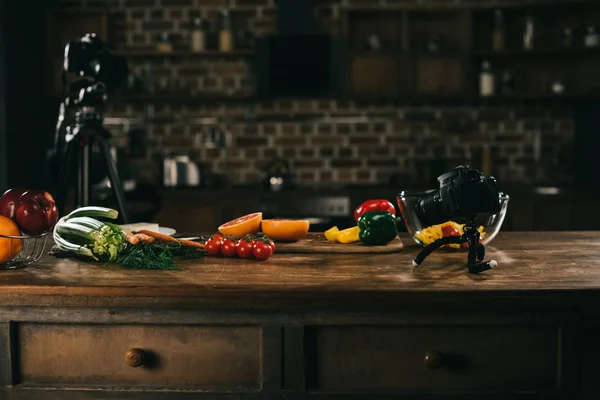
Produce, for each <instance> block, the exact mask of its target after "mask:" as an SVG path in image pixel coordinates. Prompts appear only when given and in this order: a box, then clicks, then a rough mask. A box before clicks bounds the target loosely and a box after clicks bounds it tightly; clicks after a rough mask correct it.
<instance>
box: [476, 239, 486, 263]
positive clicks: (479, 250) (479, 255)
mask: <svg viewBox="0 0 600 400" xmlns="http://www.w3.org/2000/svg"><path fill="white" fill-rule="evenodd" d="M484 258H485V247H484V246H483V245H482V244H481V243H479V244H478V245H477V259H478V260H479V261H481V260H483V259H484Z"/></svg>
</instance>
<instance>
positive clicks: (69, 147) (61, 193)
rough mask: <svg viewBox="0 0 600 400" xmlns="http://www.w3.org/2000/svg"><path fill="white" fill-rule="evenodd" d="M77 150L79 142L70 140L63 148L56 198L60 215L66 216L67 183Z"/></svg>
mask: <svg viewBox="0 0 600 400" xmlns="http://www.w3.org/2000/svg"><path fill="white" fill-rule="evenodd" d="M78 149H79V142H78V141H77V140H72V141H70V142H69V143H67V144H66V146H65V152H64V154H63V159H62V162H61V166H60V168H59V174H60V176H59V177H58V190H57V196H56V206H57V208H58V211H59V212H60V213H61V214H66V211H65V208H66V206H67V197H68V195H69V183H70V179H71V176H72V175H71V170H72V168H73V159H74V158H75V157H79V155H78V154H77V150H78Z"/></svg>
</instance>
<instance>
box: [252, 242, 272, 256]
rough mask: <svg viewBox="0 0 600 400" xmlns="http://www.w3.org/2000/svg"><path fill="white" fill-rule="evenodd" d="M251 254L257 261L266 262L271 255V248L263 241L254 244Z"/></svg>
mask: <svg viewBox="0 0 600 400" xmlns="http://www.w3.org/2000/svg"><path fill="white" fill-rule="evenodd" d="M252 254H254V257H256V258H257V259H259V260H266V259H267V258H269V257H271V255H273V247H271V245H270V244H269V243H265V242H263V241H260V242H256V244H255V245H254V249H253V250H252Z"/></svg>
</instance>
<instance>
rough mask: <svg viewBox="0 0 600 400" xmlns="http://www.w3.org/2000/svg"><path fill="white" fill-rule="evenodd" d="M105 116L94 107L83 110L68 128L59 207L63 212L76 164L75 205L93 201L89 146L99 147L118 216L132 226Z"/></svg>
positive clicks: (84, 204)
mask: <svg viewBox="0 0 600 400" xmlns="http://www.w3.org/2000/svg"><path fill="white" fill-rule="evenodd" d="M102 121H103V118H102V116H101V115H100V114H99V113H98V112H97V111H96V110H95V108H94V107H93V106H83V107H81V109H80V110H79V111H78V112H77V113H76V114H75V124H74V126H70V127H68V128H67V133H66V135H65V144H64V146H65V150H64V156H63V160H62V165H61V167H60V170H59V171H60V177H59V190H58V196H57V197H58V199H57V200H58V201H57V203H58V204H57V205H58V207H59V210H61V212H64V211H63V210H64V207H65V205H66V198H67V193H68V188H69V183H70V182H69V181H70V179H69V178H70V177H71V176H72V175H70V172H71V171H72V168H73V164H74V162H75V161H76V162H77V192H76V198H75V204H76V205H77V206H87V205H89V201H90V179H89V175H90V146H91V145H92V144H93V143H97V144H98V146H99V149H100V152H101V153H102V156H103V158H104V162H105V166H106V170H107V172H108V178H109V181H110V186H111V189H112V191H113V194H114V196H115V199H116V201H117V205H118V208H119V214H120V216H121V219H122V221H123V223H125V224H127V223H129V214H128V211H127V208H126V203H125V195H124V190H123V186H122V183H121V180H120V179H119V174H118V172H117V167H116V165H115V163H114V160H113V158H112V155H111V151H110V147H111V146H110V143H109V140H110V138H111V133H110V132H109V131H108V130H107V129H106V128H105V127H104V125H103V124H102Z"/></svg>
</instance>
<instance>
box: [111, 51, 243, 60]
mask: <svg viewBox="0 0 600 400" xmlns="http://www.w3.org/2000/svg"><path fill="white" fill-rule="evenodd" d="M113 54H115V55H119V56H123V57H157V58H160V57H212V58H235V57H251V56H253V55H254V50H234V51H229V52H227V51H218V50H206V51H202V52H196V51H191V50H173V51H170V52H165V51H157V50H154V49H140V50H138V49H127V50H115V51H113Z"/></svg>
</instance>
